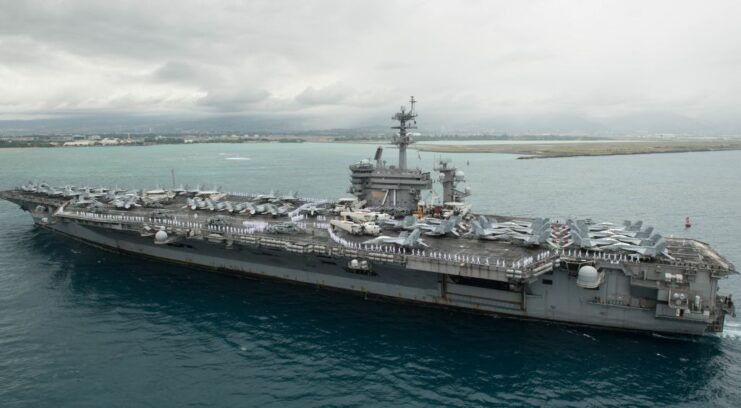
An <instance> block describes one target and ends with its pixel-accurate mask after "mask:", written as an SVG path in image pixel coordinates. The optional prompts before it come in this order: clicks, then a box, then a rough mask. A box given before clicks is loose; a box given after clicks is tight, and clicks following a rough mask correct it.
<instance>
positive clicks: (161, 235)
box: [154, 230, 167, 242]
mask: <svg viewBox="0 0 741 408" xmlns="http://www.w3.org/2000/svg"><path fill="white" fill-rule="evenodd" d="M154 240H155V241H157V242H165V241H167V233H166V232H165V231H162V230H160V231H157V233H156V234H154Z"/></svg>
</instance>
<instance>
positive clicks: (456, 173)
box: [455, 170, 466, 180]
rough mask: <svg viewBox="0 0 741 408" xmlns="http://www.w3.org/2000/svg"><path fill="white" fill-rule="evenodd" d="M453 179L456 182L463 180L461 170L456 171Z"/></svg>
mask: <svg viewBox="0 0 741 408" xmlns="http://www.w3.org/2000/svg"><path fill="white" fill-rule="evenodd" d="M455 178H456V179H458V180H463V179H464V178H466V173H464V172H463V170H456V172H455Z"/></svg>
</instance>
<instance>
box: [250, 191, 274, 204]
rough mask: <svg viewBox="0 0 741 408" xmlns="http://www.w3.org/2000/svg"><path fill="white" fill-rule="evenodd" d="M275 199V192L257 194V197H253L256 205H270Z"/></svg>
mask: <svg viewBox="0 0 741 408" xmlns="http://www.w3.org/2000/svg"><path fill="white" fill-rule="evenodd" d="M276 198H277V197H276V196H275V192H274V191H273V190H271V191H270V193H269V194H258V195H257V197H255V200H256V201H257V202H258V203H271V202H273V200H275V199H276Z"/></svg>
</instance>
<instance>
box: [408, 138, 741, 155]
mask: <svg viewBox="0 0 741 408" xmlns="http://www.w3.org/2000/svg"><path fill="white" fill-rule="evenodd" d="M414 148H415V149H417V150H419V151H423V152H435V153H507V154H519V155H522V157H519V158H520V159H538V158H553V157H573V156H613V155H626V154H651V153H685V152H707V151H718V150H741V140H645V141H644V140H636V141H616V142H606V143H589V142H584V143H535V144H497V145H492V144H488V145H453V144H451V145H426V144H418V145H415V146H414Z"/></svg>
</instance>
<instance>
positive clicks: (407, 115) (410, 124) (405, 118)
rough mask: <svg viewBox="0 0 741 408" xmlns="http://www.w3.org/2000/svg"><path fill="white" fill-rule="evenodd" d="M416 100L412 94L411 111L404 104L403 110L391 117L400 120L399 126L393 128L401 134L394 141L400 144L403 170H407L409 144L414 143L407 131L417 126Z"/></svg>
mask: <svg viewBox="0 0 741 408" xmlns="http://www.w3.org/2000/svg"><path fill="white" fill-rule="evenodd" d="M416 102H417V101H416V100H414V96H412V97H411V99H410V100H409V105H410V106H409V111H408V112H407V111H406V108H405V107H404V106H402V107H401V111H400V112H397V113H396V115H394V116H393V117H392V118H391V119H393V120H398V121H399V126H393V127H391V129H398V130H399V134H398V135H397V136H395V137H394V139H393V140H392V143H393V144H395V145H397V146H399V169H401V170H406V168H407V146H409V145H410V144H412V143H414V140H413V139H412V136H411V135H410V134H409V133H407V131H408V130H410V129H416V128H417V120H416V117H417V113H416V112H415V111H414V104H415V103H416Z"/></svg>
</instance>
